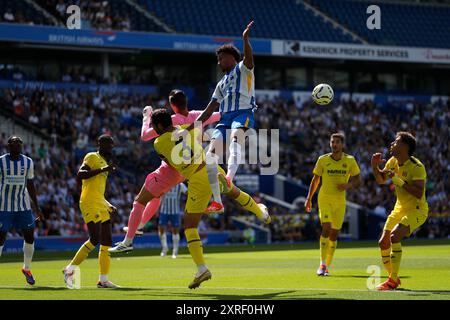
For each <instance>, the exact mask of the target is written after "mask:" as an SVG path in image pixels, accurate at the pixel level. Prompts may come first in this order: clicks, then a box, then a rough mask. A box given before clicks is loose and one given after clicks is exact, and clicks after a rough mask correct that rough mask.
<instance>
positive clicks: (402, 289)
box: [395, 288, 450, 296]
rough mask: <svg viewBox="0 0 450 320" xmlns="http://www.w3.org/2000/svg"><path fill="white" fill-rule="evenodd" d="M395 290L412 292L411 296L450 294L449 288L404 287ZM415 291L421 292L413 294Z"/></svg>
mask: <svg viewBox="0 0 450 320" xmlns="http://www.w3.org/2000/svg"><path fill="white" fill-rule="evenodd" d="M395 290H396V291H402V292H406V293H408V292H410V293H412V294H411V296H429V295H430V294H443V295H450V290H411V289H406V288H398V289H395ZM415 293H421V294H415ZM427 293H428V294H427Z"/></svg>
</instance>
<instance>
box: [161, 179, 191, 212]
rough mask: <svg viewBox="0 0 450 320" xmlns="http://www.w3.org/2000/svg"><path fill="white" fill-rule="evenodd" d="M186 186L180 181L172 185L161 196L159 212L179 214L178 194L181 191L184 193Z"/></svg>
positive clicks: (179, 194)
mask: <svg viewBox="0 0 450 320" xmlns="http://www.w3.org/2000/svg"><path fill="white" fill-rule="evenodd" d="M186 192H187V187H186V186H185V185H184V184H183V183H180V184H178V185H176V186H175V187H173V188H172V189H171V190H170V191H169V192H167V193H166V194H165V195H164V197H163V202H162V205H161V210H160V213H161V214H181V206H180V196H181V193H186Z"/></svg>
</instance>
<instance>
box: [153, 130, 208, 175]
mask: <svg viewBox="0 0 450 320" xmlns="http://www.w3.org/2000/svg"><path fill="white" fill-rule="evenodd" d="M188 126H189V125H182V126H180V127H181V128H183V129H185V128H187V127H188ZM177 127H178V126H177ZM199 138H200V130H199V129H197V128H194V129H193V130H191V131H189V134H188V135H187V136H186V137H184V138H180V139H178V140H177V141H173V140H172V132H166V133H164V134H162V135H160V136H159V137H158V138H157V139H156V140H155V144H154V148H155V150H156V152H157V153H158V155H159V156H160V157H161V159H162V160H164V161H166V162H167V163H168V164H170V165H171V166H172V167H174V168H175V169H176V170H177V171H178V172H180V173H181V174H182V175H183V176H184V177H185V178H186V179H189V178H190V177H191V176H192V175H193V174H194V173H195V171H196V170H197V168H198V167H199V166H200V165H201V164H202V163H203V162H204V160H205V154H204V152H203V147H202V145H201V140H200V139H199Z"/></svg>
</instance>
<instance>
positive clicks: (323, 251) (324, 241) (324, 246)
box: [320, 236, 328, 264]
mask: <svg viewBox="0 0 450 320" xmlns="http://www.w3.org/2000/svg"><path fill="white" fill-rule="evenodd" d="M327 251H328V238H324V237H322V236H320V264H325V263H326V262H325V260H326V258H327V253H328V252H327Z"/></svg>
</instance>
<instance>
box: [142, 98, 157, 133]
mask: <svg viewBox="0 0 450 320" xmlns="http://www.w3.org/2000/svg"><path fill="white" fill-rule="evenodd" d="M152 112H153V108H152V106H146V107H145V108H144V110H142V129H141V140H142V141H150V140H153V139H155V138H156V137H158V134H157V133H156V131H155V129H153V127H152V122H151V118H152Z"/></svg>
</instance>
